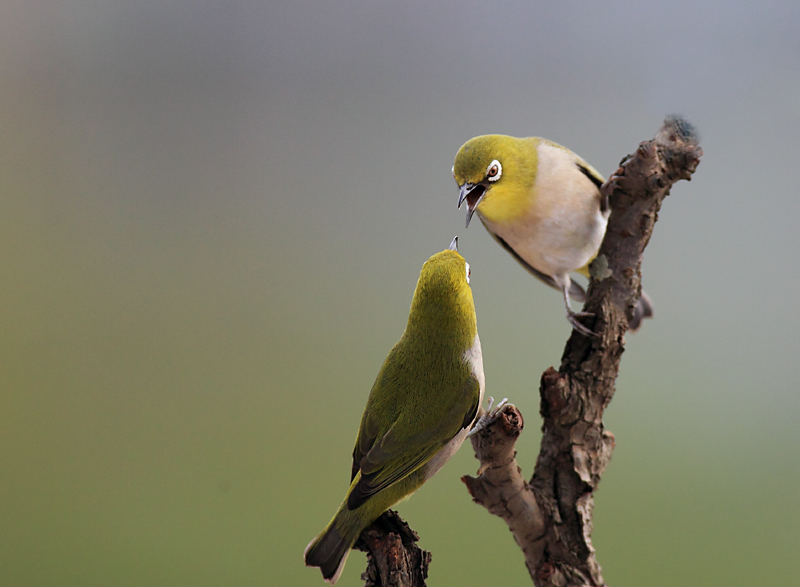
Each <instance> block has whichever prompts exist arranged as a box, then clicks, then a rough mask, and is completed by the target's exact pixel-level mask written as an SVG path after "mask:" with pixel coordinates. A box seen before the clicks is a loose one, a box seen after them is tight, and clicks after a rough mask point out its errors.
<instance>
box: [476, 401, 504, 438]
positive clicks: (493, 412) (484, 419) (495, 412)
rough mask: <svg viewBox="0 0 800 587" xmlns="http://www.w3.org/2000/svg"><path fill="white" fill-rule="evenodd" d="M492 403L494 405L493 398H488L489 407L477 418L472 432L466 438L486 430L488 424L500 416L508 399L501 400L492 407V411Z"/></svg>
mask: <svg viewBox="0 0 800 587" xmlns="http://www.w3.org/2000/svg"><path fill="white" fill-rule="evenodd" d="M493 403H494V398H493V397H489V406H488V407H487V408H486V413H485V414H484V415H483V416H481V417H480V418H478V421H477V422H475V425H474V426H473V427H472V430H470V431H469V432H468V433H467V436H468V437H469V436H472V435H473V434H476V433H478V432H480V431H481V430H483V429H484V428H486V427H487V426H488V425H489V424H491V423H492V422H494V421H495V420H497V417H498V416H499V415H500V412H501V411H502V410H503V408H504V407H505V406H506V404H508V398H507V397H506V398H503V400H502V401H500V403H498V404H497V405H496V406H495V407H494V409H492V404H493Z"/></svg>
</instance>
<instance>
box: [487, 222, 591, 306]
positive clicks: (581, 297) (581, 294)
mask: <svg viewBox="0 0 800 587" xmlns="http://www.w3.org/2000/svg"><path fill="white" fill-rule="evenodd" d="M489 234H491V235H492V236H493V237H494V240H496V241H497V242H498V243H500V246H502V247H503V248H504V249H505V250H506V251H508V252H509V253H510V254H511V256H512V257H514V258H515V259H516V260H517V262H518V263H519V264H520V265H522V266H523V267H524V268H525V269H527V270H528V272H529V273H530V274H531V275H533V276H534V277H535V278H537V279H538V280H540V281H541V282H542V283H544V284H546V285H549V286H550V287H552V288H553V289H557V290H558V291H561V286H560V285H558V284H557V283H556V280H555V279H553V278H552V277H550V276H549V275H548V274H547V273H542V272H541V271H539V270H538V269H536V268H535V267H533V266H532V265H530V264H528V262H527V261H525V259H523V258H522V257H520V256H519V254H518V253H517V252H516V251H515V250H514V249H512V248H511V245H509V244H508V243H507V242H506V241H505V240H503V239H502V237H500V236H498V235H496V234H495V233H493V232H492V231H491V230H490V231H489ZM569 297H571V298H572V299H573V300H575V301H576V302H585V301H586V292H585V291H584V289H583V287H581V285H580V284H579V283H575V282H574V281H570V284H569Z"/></svg>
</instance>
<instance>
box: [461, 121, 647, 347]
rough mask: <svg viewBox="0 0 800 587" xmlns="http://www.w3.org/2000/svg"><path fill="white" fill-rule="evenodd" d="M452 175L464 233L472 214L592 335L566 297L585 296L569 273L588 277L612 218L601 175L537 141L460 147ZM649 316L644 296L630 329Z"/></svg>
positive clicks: (487, 141) (494, 139)
mask: <svg viewBox="0 0 800 587" xmlns="http://www.w3.org/2000/svg"><path fill="white" fill-rule="evenodd" d="M453 176H454V177H455V180H456V183H457V184H458V186H459V188H460V192H459V196H458V207H459V209H460V208H461V205H462V204H463V203H464V202H466V204H467V226H469V222H470V220H471V219H472V215H473V214H474V213H475V212H477V213H478V217H479V218H480V219H481V222H483V225H484V226H485V227H486V230H488V231H489V234H491V235H492V236H493V237H494V239H495V240H496V241H497V242H498V243H500V244H501V245H502V246H503V248H504V249H506V250H507V251H508V252H509V253H511V255H512V256H513V257H514V258H515V259H516V260H517V261H518V262H519V263H520V264H521V265H522V266H523V267H525V269H527V270H528V271H529V272H530V273H532V274H533V275H534V276H536V277H537V278H539V279H540V280H542V281H543V282H544V283H546V284H547V285H549V286H551V287H553V288H555V289H558V290H561V292H562V293H563V295H564V304H565V306H566V311H567V319H568V320H569V322H570V324H571V325H572V326H573V328H575V329H576V330H578V331H579V332H581V333H583V334H586V335H593V334H594V333H592V331H591V330H589V329H588V328H587V327H586V326H584V325H583V324H581V322H580V321H579V320H578V318H580V317H583V316H587V315H590V314H587V313H584V312H573V311H572V308H571V307H570V303H569V298H570V297H571V298H572V299H574V300H576V301H578V302H583V301H585V299H586V292H585V291H584V289H583V287H581V286H580V285H579V284H577V283H575V282H574V281H572V280H571V279H570V276H569V274H570V273H571V272H573V271H574V272H577V273H580V274H582V275H584V276H586V277H588V276H589V263H590V262H591V261H592V260H593V259H594V258H595V257H596V256H597V251H598V249H599V248H600V244H601V243H602V241H603V236H604V235H605V231H606V224H607V222H608V216H609V213H610V210H609V206H608V199H607V198H606V197H604V196H603V195H602V194H601V193H600V186H601V185H603V182H604V181H605V180H604V179H603V176H602V175H600V174H599V173H598V172H597V170H596V169H595V168H594V167H592V166H591V165H589V164H588V163H587V162H586V161H584V160H583V159H581V158H580V157H578V156H577V155H576V154H575V153H573V152H572V151H570V150H569V149H567V148H565V147H562V146H561V145H557V144H556V143H554V142H552V141H548V140H547V139H542V138H539V137H527V138H517V137H510V136H506V135H483V136H479V137H475V138H473V139H470V140H469V141H467V142H466V143H464V144H463V145H462V146H461V148H460V149H459V150H458V153H457V154H456V159H455V164H454V165H453ZM652 315H653V307H652V304H651V302H650V299H649V298H648V297H647V295H646V294H645V293H644V292H642V296H641V298H640V300H639V304H638V305H637V307H636V309H635V311H634V316H633V319H632V320H631V321H630V323H629V326H628V327H629V329H630V330H631V331H636V329H638V328H639V326H640V325H641V322H642V319H644V318H648V317H651V316H652Z"/></svg>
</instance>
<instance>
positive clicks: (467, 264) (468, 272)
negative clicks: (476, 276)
mask: <svg viewBox="0 0 800 587" xmlns="http://www.w3.org/2000/svg"><path fill="white" fill-rule="evenodd" d="M464 264H465V265H466V266H467V283H469V274H470V271H469V263H467V262H466V261H464Z"/></svg>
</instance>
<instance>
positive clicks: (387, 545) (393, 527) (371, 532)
mask: <svg viewBox="0 0 800 587" xmlns="http://www.w3.org/2000/svg"><path fill="white" fill-rule="evenodd" d="M418 540H419V536H418V535H417V533H416V532H414V531H413V530H412V529H411V528H410V527H409V525H408V524H407V523H406V522H405V521H404V520H403V519H402V518H401V517H400V516H398V515H397V512H395V511H394V510H389V511H387V512H385V513H384V514H383V515H381V517H380V518H378V519H377V520H375V522H373V523H372V525H371V526H369V527H368V528H367V529H366V530H364V531H363V532H362V533H361V536H360V537H359V538H358V541H357V542H356V544H355V548H356V549H358V550H360V551H362V552H366V553H367V570H366V571H364V573H362V574H361V579H362V580H363V581H364V582H365V583H364V587H425V579H427V578H428V565H430V563H431V553H430V552H428V551H426V550H422V549H421V548H420V547H419V546H417V541H418Z"/></svg>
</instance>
